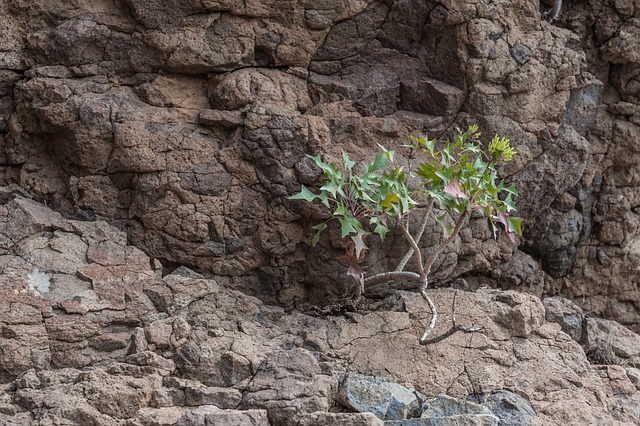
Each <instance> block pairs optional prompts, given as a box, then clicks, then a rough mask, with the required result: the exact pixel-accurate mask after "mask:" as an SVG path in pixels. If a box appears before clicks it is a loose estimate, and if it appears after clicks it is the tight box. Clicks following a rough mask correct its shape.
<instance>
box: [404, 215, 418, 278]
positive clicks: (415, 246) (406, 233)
mask: <svg viewBox="0 0 640 426" xmlns="http://www.w3.org/2000/svg"><path fill="white" fill-rule="evenodd" d="M400 228H402V233H403V235H404V239H405V240H407V241H408V242H409V245H410V246H411V247H410V249H409V251H408V252H407V254H410V253H411V254H413V252H415V254H416V257H417V258H418V273H419V274H420V276H421V277H424V269H423V266H422V253H420V248H419V247H418V244H417V242H416V240H414V239H413V237H412V236H411V233H410V232H409V229H408V228H409V220H408V218H407V220H406V222H405V223H404V224H402V225H401V226H400ZM405 257H407V256H405ZM409 258H411V256H409ZM402 260H404V259H402ZM398 266H400V265H398ZM403 268H404V265H403ZM400 270H402V269H400Z"/></svg>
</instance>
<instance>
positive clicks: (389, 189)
mask: <svg viewBox="0 0 640 426" xmlns="http://www.w3.org/2000/svg"><path fill="white" fill-rule="evenodd" d="M480 136H481V135H480V132H478V128H477V126H470V127H469V128H468V129H467V130H466V131H464V132H462V131H460V132H458V133H457V134H456V136H455V138H454V140H453V141H445V142H443V143H438V142H437V141H436V140H434V139H427V138H413V137H411V144H409V145H407V146H406V147H408V148H410V149H412V150H418V151H421V152H422V153H423V154H425V157H426V158H427V159H426V160H424V161H422V162H420V163H418V164H417V165H414V166H409V167H402V166H400V167H398V166H394V159H395V153H394V152H393V151H389V150H387V149H386V148H384V147H382V146H381V147H380V149H381V152H380V153H379V154H377V155H376V157H375V158H374V160H373V161H372V162H371V163H366V164H363V165H362V167H357V166H356V163H355V162H354V161H352V160H351V159H350V158H349V156H348V155H347V154H346V153H345V152H343V153H342V162H341V164H339V165H337V164H334V163H325V162H323V161H322V159H321V157H320V156H319V155H318V156H315V157H314V156H309V157H310V158H311V159H312V160H314V162H315V163H316V165H317V166H318V167H319V168H320V169H321V170H322V171H323V173H324V177H325V183H324V185H322V186H321V187H320V189H319V190H318V192H317V193H316V192H312V191H311V190H310V189H308V188H306V187H305V186H304V185H303V186H302V190H301V191H300V192H299V193H297V194H295V195H293V196H291V197H290V198H291V199H301V200H305V201H307V202H314V201H319V202H321V203H322V204H324V205H325V206H326V207H327V208H329V209H330V210H331V211H332V213H331V216H330V218H329V219H328V220H327V221H325V222H322V223H319V224H317V225H315V226H314V227H313V228H314V229H315V230H316V232H315V234H314V235H313V237H312V238H311V244H312V245H313V246H315V245H316V244H317V242H318V240H319V238H320V235H321V233H322V232H323V231H324V230H325V229H326V228H327V222H328V221H331V220H337V221H338V222H339V223H340V229H341V235H342V238H345V239H348V241H349V242H350V244H348V249H347V253H346V254H345V258H346V259H347V260H348V262H349V268H348V270H347V274H348V275H350V276H352V277H353V278H354V279H355V280H356V281H357V282H358V284H359V285H358V287H357V288H358V290H357V291H356V293H355V298H356V299H359V297H360V295H361V294H362V293H364V291H365V287H366V286H367V285H372V284H377V283H381V282H386V281H392V280H411V281H415V282H417V283H419V284H420V293H421V294H422V296H423V298H424V299H425V300H426V301H427V303H428V304H429V307H430V308H431V311H432V321H431V324H430V325H429V327H428V329H427V331H425V333H424V334H423V336H422V337H421V338H420V343H422V344H427V343H434V342H435V341H439V340H441V339H442V338H441V337H436V338H432V339H429V338H428V336H429V334H430V332H431V330H432V329H433V327H434V326H435V319H436V315H437V314H436V310H435V306H434V305H433V303H432V302H431V299H430V298H429V297H428V295H427V293H426V290H427V286H428V276H429V273H430V272H431V267H432V266H433V263H434V262H435V261H436V259H437V257H438V255H439V254H440V253H442V251H443V250H444V249H445V248H446V247H447V246H448V245H449V244H451V243H452V242H453V241H454V239H455V238H456V236H457V235H458V233H459V232H460V230H461V228H462V226H463V225H464V223H465V220H466V219H467V217H468V216H469V215H470V214H471V213H472V212H475V211H479V212H481V213H482V214H483V215H484V216H485V217H486V218H487V220H488V221H489V224H490V226H491V229H492V230H493V234H494V237H497V233H498V232H499V229H500V226H501V227H502V229H503V230H504V232H505V233H506V234H507V236H508V237H509V238H510V239H511V240H512V241H514V242H515V241H516V235H522V228H521V227H522V218H519V217H516V216H513V213H514V212H515V211H516V205H515V201H514V199H513V197H514V196H517V192H516V188H515V186H514V185H508V186H507V185H505V182H504V180H499V179H498V176H497V172H496V168H495V167H496V165H497V163H498V162H499V161H501V160H502V161H509V160H511V159H512V157H513V155H515V151H514V150H513V148H512V147H511V145H510V141H509V140H508V139H505V138H501V137H499V136H497V135H496V136H494V138H493V139H492V140H491V142H490V143H489V145H488V152H487V153H485V152H484V151H483V150H482V147H481V145H480V143H479V139H480ZM410 176H412V177H418V181H419V184H418V185H417V186H416V187H414V188H409V185H408V180H409V177H410ZM434 204H437V206H438V208H439V210H440V212H442V213H441V214H440V215H435V214H434V212H433V205H434ZM417 212H421V213H422V218H421V221H420V223H421V224H420V226H419V229H417V230H415V231H414V232H413V233H412V232H411V231H410V229H409V218H410V217H411V215H413V214H419V213H417ZM432 215H433V216H434V217H435V220H436V221H437V222H438V223H439V224H441V225H442V229H443V239H442V240H441V241H440V243H439V244H438V245H437V246H436V248H435V249H433V250H432V252H431V253H429V256H428V257H426V259H425V258H424V257H425V256H423V253H421V251H420V249H419V247H418V243H419V241H420V239H421V237H422V234H423V233H424V230H425V228H426V225H427V222H428V219H429V217H430V216H432ZM447 215H448V216H450V217H452V218H453V219H454V226H448V225H447V224H446V220H445V219H446V217H447ZM392 222H395V223H397V224H398V225H400V229H401V230H402V233H403V237H404V238H405V239H406V241H407V242H408V243H409V249H408V251H407V254H406V255H405V256H404V258H403V259H402V260H401V261H400V263H399V264H398V266H397V267H396V269H395V270H394V271H387V272H382V273H380V274H376V275H372V276H370V277H366V278H365V272H364V271H363V270H362V268H361V267H360V265H359V264H360V262H361V260H362V258H363V257H364V255H365V253H366V250H367V249H368V247H367V245H366V242H365V241H366V238H367V237H368V236H370V235H372V234H376V235H377V236H378V237H379V238H381V239H383V240H384V238H385V236H386V234H387V233H388V232H389V227H390V224H391V223H392ZM413 256H416V257H417V261H416V265H417V267H416V270H415V271H405V270H404V268H405V266H406V264H407V262H408V261H409V260H410V259H411V257H413ZM454 329H455V330H454ZM452 330H453V332H455V331H467V332H470V331H477V329H469V328H466V327H463V326H460V325H456V324H454V327H453V328H452V329H451V330H449V332H448V333H451V334H453V332H452ZM445 334H446V333H445Z"/></svg>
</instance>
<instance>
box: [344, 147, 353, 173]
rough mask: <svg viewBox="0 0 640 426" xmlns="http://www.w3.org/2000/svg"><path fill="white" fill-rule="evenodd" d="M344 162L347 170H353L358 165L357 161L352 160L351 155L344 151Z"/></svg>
mask: <svg viewBox="0 0 640 426" xmlns="http://www.w3.org/2000/svg"><path fill="white" fill-rule="evenodd" d="M342 162H343V164H344V168H345V170H351V169H352V168H353V166H355V165H356V163H355V161H352V160H350V159H349V155H348V154H347V153H346V152H344V151H342Z"/></svg>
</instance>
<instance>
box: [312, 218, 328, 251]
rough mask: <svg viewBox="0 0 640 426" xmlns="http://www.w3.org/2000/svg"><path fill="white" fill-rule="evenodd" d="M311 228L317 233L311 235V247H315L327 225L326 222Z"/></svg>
mask: <svg viewBox="0 0 640 426" xmlns="http://www.w3.org/2000/svg"><path fill="white" fill-rule="evenodd" d="M312 228H313V229H315V230H317V232H316V233H315V234H314V235H313V237H311V246H312V247H315V246H316V244H318V241H319V240H320V234H321V233H322V231H324V230H325V229H327V224H326V222H322V223H319V224H317V225H315V226H313V227H312Z"/></svg>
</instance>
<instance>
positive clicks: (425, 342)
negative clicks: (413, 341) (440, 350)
mask: <svg viewBox="0 0 640 426" xmlns="http://www.w3.org/2000/svg"><path fill="white" fill-rule="evenodd" d="M420 294H421V295H422V297H423V298H424V299H425V300H426V301H427V304H428V305H429V309H431V321H430V322H429V326H428V327H427V329H426V330H425V332H424V333H423V334H422V337H420V339H419V342H420V344H421V345H433V344H434V343H438V342H440V341H442V340H444V339H446V338H447V337H450V336H453V335H454V334H456V333H457V332H458V331H461V332H463V333H479V332H481V331H484V327H466V326H464V325H462V324H458V323H457V322H456V298H457V297H458V291H456V292H455V293H454V295H453V302H452V308H451V309H452V313H451V319H452V321H453V325H452V326H451V328H450V329H449V330H447V331H445V332H444V333H442V334H440V335H438V336H436V337H432V338H431V339H429V338H428V337H429V334H431V332H432V331H433V329H434V327H435V325H436V317H437V314H436V307H435V305H434V304H433V302H432V301H431V299H430V298H429V296H427V293H426V291H425V290H420Z"/></svg>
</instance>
